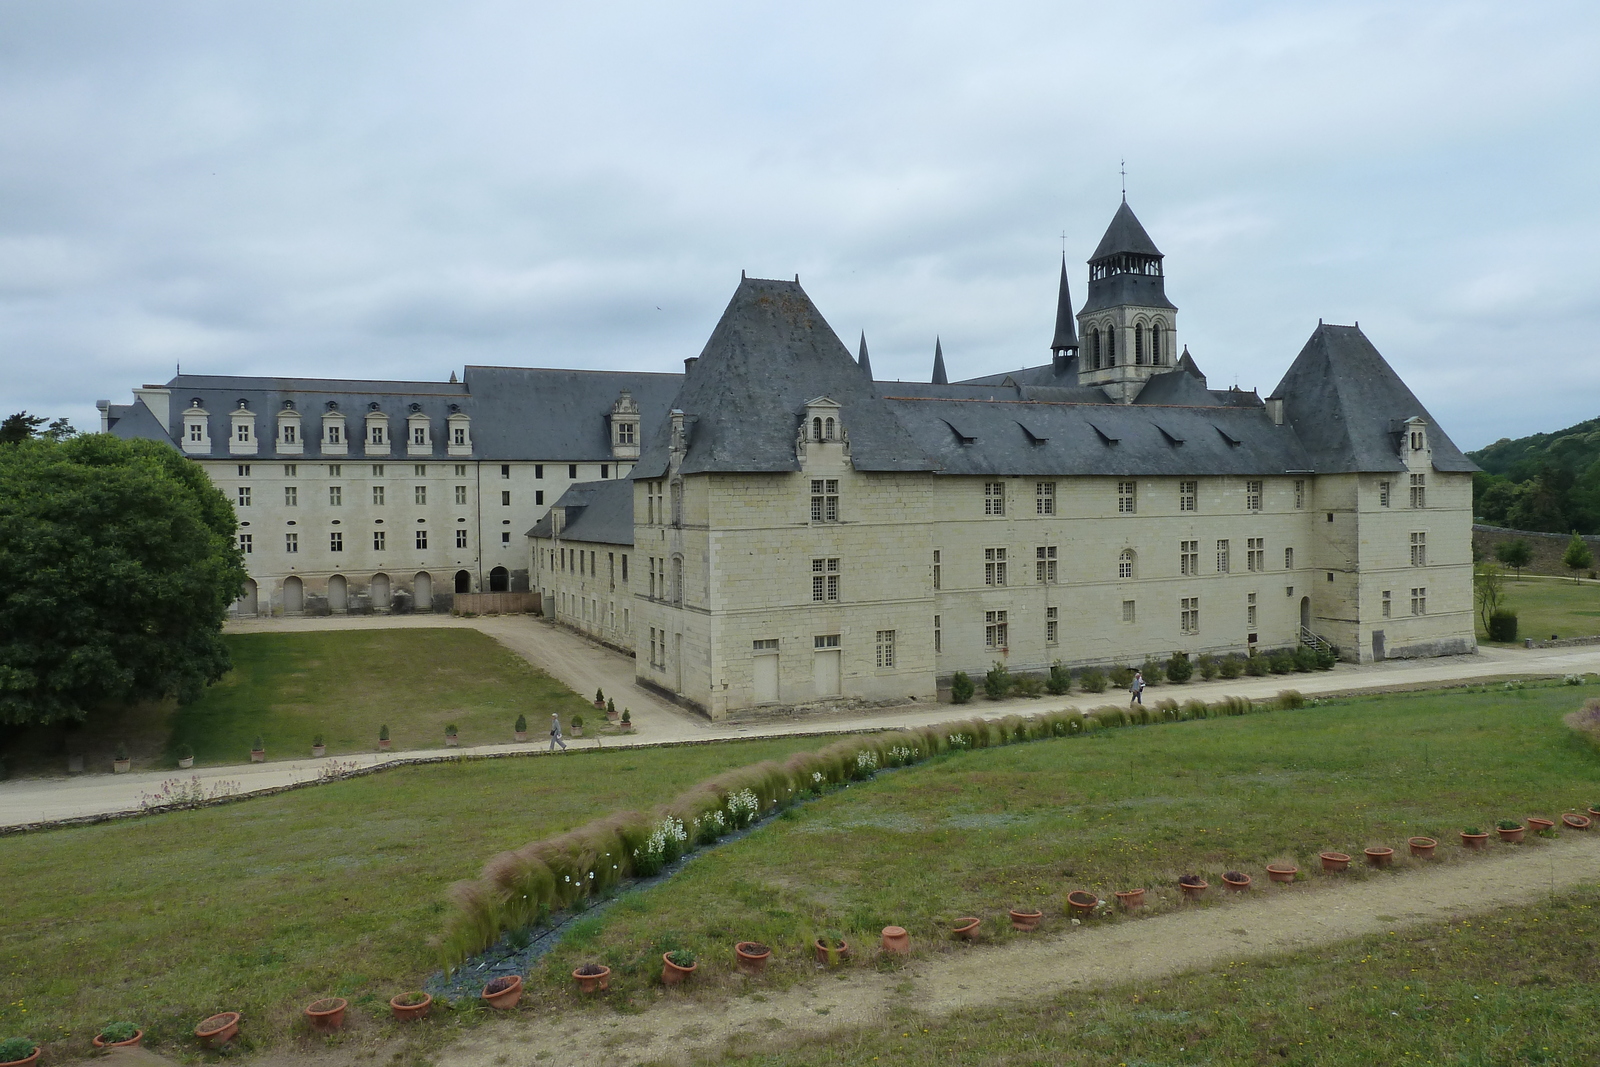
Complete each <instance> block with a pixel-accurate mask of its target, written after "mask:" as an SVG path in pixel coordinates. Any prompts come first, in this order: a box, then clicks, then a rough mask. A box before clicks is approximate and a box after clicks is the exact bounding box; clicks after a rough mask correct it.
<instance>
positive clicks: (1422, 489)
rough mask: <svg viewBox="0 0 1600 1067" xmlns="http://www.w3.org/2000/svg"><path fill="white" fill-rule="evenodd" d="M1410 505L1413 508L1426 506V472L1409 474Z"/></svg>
mask: <svg viewBox="0 0 1600 1067" xmlns="http://www.w3.org/2000/svg"><path fill="white" fill-rule="evenodd" d="M1411 506H1412V507H1414V508H1425V507H1427V506H1428V476H1427V475H1426V474H1413V475H1412V476H1411Z"/></svg>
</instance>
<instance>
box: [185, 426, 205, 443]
mask: <svg viewBox="0 0 1600 1067" xmlns="http://www.w3.org/2000/svg"><path fill="white" fill-rule="evenodd" d="M205 439H206V424H205V423H203V422H191V423H190V424H189V440H191V441H196V442H199V441H204V440H205Z"/></svg>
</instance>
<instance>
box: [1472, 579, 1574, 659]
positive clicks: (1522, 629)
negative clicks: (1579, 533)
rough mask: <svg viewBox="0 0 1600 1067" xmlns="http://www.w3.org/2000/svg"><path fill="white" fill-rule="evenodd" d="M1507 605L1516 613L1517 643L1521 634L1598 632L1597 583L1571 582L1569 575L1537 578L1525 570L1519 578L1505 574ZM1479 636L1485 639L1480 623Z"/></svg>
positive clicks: (1535, 636) (1543, 635)
mask: <svg viewBox="0 0 1600 1067" xmlns="http://www.w3.org/2000/svg"><path fill="white" fill-rule="evenodd" d="M1505 590H1506V607H1507V608H1508V609H1510V610H1511V611H1514V612H1516V613H1517V643H1518V644H1521V643H1522V639H1523V638H1524V637H1531V638H1533V639H1534V640H1536V641H1537V640H1545V639H1548V638H1549V637H1550V635H1551V634H1560V635H1561V636H1562V637H1590V636H1593V635H1595V634H1600V584H1595V583H1593V582H1574V581H1572V579H1570V578H1568V579H1566V580H1562V579H1560V578H1536V577H1533V576H1531V575H1527V574H1524V575H1523V576H1522V580H1521V581H1518V580H1517V579H1516V578H1515V577H1514V576H1511V575H1507V576H1506V580H1505ZM1478 640H1479V641H1484V642H1486V643H1487V640H1488V635H1487V634H1485V633H1484V632H1483V623H1482V621H1481V620H1480V621H1479V624H1478Z"/></svg>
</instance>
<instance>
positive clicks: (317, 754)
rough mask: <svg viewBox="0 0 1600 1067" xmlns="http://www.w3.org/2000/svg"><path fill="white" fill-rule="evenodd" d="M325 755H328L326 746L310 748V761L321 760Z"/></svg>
mask: <svg viewBox="0 0 1600 1067" xmlns="http://www.w3.org/2000/svg"><path fill="white" fill-rule="evenodd" d="M327 754H328V746H327V745H312V746H311V758H312V759H321V758H322V757H323V756H326V755H327Z"/></svg>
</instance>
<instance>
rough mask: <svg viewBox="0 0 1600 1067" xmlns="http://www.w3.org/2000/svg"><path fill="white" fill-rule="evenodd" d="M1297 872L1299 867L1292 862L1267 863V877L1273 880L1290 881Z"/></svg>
mask: <svg viewBox="0 0 1600 1067" xmlns="http://www.w3.org/2000/svg"><path fill="white" fill-rule="evenodd" d="M1299 873H1300V868H1299V867H1296V866H1295V865H1294V864H1292V863H1269V864H1267V878H1268V879H1270V880H1271V881H1274V882H1280V883H1282V882H1292V881H1294V879H1295V875H1297V874H1299Z"/></svg>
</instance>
